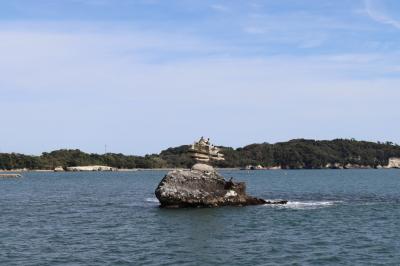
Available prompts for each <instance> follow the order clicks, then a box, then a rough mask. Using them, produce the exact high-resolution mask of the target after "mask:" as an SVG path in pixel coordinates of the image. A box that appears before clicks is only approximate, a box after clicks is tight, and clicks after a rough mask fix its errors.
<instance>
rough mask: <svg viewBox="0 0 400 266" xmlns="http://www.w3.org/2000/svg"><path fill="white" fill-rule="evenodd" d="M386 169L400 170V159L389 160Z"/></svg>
mask: <svg viewBox="0 0 400 266" xmlns="http://www.w3.org/2000/svg"><path fill="white" fill-rule="evenodd" d="M386 168H400V158H394V157H393V158H389V163H388V165H387V167H386Z"/></svg>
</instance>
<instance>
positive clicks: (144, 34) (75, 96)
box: [0, 0, 400, 154]
mask: <svg viewBox="0 0 400 266" xmlns="http://www.w3.org/2000/svg"><path fill="white" fill-rule="evenodd" d="M399 11H400V2H399V1H396V0H341V1H333V0H332V1H323V0H321V1H310V0H280V1H275V0H264V1H258V0H246V1H239V0H237V1H219V0H215V1H211V0H210V1H207V0H206V1H194V0H192V1H191V0H180V1H178V0H177V1H172V0H171V1H168V0H137V1H134V0H119V1H114V0H57V1H55V0H13V1H6V0H1V1H0V73H1V75H0V113H1V125H2V126H1V128H2V130H1V131H0V132H1V133H0V137H1V140H2V141H1V142H0V152H22V153H29V154H39V153H41V152H43V151H50V150H54V149H59V148H79V149H82V150H84V151H88V152H97V153H102V152H104V144H107V146H108V151H111V152H122V153H126V154H146V153H153V152H159V151H160V150H161V149H164V148H167V147H170V146H176V145H181V144H188V143H191V142H192V141H193V140H195V139H197V138H199V137H200V136H202V135H204V136H208V137H210V138H211V139H212V140H213V141H214V142H215V143H216V144H219V145H226V146H233V147H238V146H243V145H246V144H250V143H257V142H271V143H273V142H277V141H285V140H289V139H292V138H314V139H333V138H356V139H363V140H372V141H377V140H380V141H386V140H387V141H393V142H397V143H400V136H399V134H398V132H399V131H400V130H399V129H400V126H399V123H398V119H399V111H398V99H399V96H400V92H399V85H400V49H399V47H400V12H399Z"/></svg>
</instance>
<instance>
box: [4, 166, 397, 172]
mask: <svg viewBox="0 0 400 266" xmlns="http://www.w3.org/2000/svg"><path fill="white" fill-rule="evenodd" d="M215 169H216V170H218V171H243V172H259V171H296V170H307V171H311V170H400V168H397V167H390V168H372V167H371V168H293V169H254V170H248V169H241V168H239V167H238V168H215ZM173 170H190V169H189V168H135V169H117V170H114V171H54V170H47V169H35V170H31V169H15V170H14V169H13V170H0V173H27V172H35V173H42V172H43V173H49V172H50V173H81V172H141V171H173Z"/></svg>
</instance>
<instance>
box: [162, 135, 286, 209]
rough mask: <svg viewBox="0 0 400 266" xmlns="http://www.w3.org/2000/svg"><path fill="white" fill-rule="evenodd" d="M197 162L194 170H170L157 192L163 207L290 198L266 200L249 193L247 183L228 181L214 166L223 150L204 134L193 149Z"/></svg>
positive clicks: (233, 204)
mask: <svg viewBox="0 0 400 266" xmlns="http://www.w3.org/2000/svg"><path fill="white" fill-rule="evenodd" d="M190 153H191V156H192V157H193V159H194V160H195V161H196V164H194V165H193V166H192V168H191V169H190V170H174V171H171V172H169V173H168V174H167V175H166V176H165V177H164V178H163V179H162V180H161V182H160V183H159V185H158V187H157V188H156V191H155V194H156V197H157V199H158V200H159V201H160V204H161V205H160V207H164V208H183V207H218V206H246V205H260V204H286V203H287V201H266V200H264V199H261V198H256V197H252V196H249V195H247V194H246V184H245V183H244V182H233V181H232V178H231V179H230V180H229V181H227V180H225V178H224V177H223V176H222V175H220V174H219V173H218V172H217V171H216V170H215V169H214V168H213V167H212V166H211V162H212V161H215V160H224V156H223V154H221V153H220V151H219V149H218V148H217V147H216V146H214V145H212V144H211V143H210V140H209V139H207V140H206V139H204V138H203V137H202V138H201V139H200V140H199V141H197V142H195V143H194V144H193V145H192V146H191V149H190Z"/></svg>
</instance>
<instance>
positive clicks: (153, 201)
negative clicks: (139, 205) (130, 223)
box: [145, 198, 160, 203]
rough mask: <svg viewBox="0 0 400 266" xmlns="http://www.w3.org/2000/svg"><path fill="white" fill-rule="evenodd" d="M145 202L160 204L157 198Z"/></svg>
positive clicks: (147, 199)
mask: <svg viewBox="0 0 400 266" xmlns="http://www.w3.org/2000/svg"><path fill="white" fill-rule="evenodd" d="M145 201H146V202H152V203H160V202H159V201H158V199H157V198H146V199H145Z"/></svg>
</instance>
